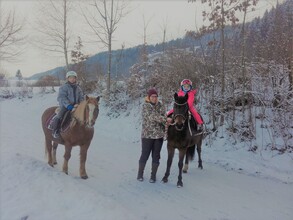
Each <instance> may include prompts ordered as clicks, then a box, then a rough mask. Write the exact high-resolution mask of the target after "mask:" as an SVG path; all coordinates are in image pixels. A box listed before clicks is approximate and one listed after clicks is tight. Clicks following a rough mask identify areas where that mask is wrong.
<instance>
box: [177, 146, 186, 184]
mask: <svg viewBox="0 0 293 220" xmlns="http://www.w3.org/2000/svg"><path fill="white" fill-rule="evenodd" d="M185 154H186V149H180V150H179V162H178V168H179V175H178V181H177V187H178V188H180V187H182V186H183V182H182V168H183V160H184V156H185Z"/></svg>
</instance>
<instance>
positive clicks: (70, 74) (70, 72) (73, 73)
mask: <svg viewBox="0 0 293 220" xmlns="http://www.w3.org/2000/svg"><path fill="white" fill-rule="evenodd" d="M69 76H75V77H77V74H76V72H74V71H68V72H67V73H66V79H67V78H68V77H69Z"/></svg>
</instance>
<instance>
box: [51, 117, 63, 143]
mask: <svg viewBox="0 0 293 220" xmlns="http://www.w3.org/2000/svg"><path fill="white" fill-rule="evenodd" d="M60 121H61V120H60V118H57V117H56V118H54V121H53V123H52V128H53V132H52V135H53V137H54V138H59V137H60Z"/></svg>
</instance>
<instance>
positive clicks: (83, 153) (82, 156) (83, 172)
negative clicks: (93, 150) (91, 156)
mask: <svg viewBox="0 0 293 220" xmlns="http://www.w3.org/2000/svg"><path fill="white" fill-rule="evenodd" d="M88 148H89V144H84V145H81V146H80V168H79V174H80V177H81V178H82V179H87V178H88V175H87V173H86V170H85V162H86V158H87V150H88Z"/></svg>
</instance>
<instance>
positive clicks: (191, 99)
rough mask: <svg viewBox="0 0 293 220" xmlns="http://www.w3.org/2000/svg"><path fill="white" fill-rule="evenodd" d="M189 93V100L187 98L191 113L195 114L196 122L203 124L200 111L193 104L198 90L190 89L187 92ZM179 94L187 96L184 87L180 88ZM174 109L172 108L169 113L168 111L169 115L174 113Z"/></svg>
mask: <svg viewBox="0 0 293 220" xmlns="http://www.w3.org/2000/svg"><path fill="white" fill-rule="evenodd" d="M187 93H188V100H187V104H188V107H189V111H190V112H191V114H192V115H193V117H194V118H195V120H196V122H197V123H198V124H203V121H202V119H201V117H200V115H199V114H198V112H197V111H196V109H195V108H194V106H193V102H194V96H195V94H196V90H195V89H194V90H190V91H188V92H187ZM177 94H178V96H185V93H184V91H182V89H180V90H179V92H178V93H177ZM173 111H174V110H173V109H171V110H170V111H169V112H168V113H167V116H169V115H170V114H172V113H173Z"/></svg>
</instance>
